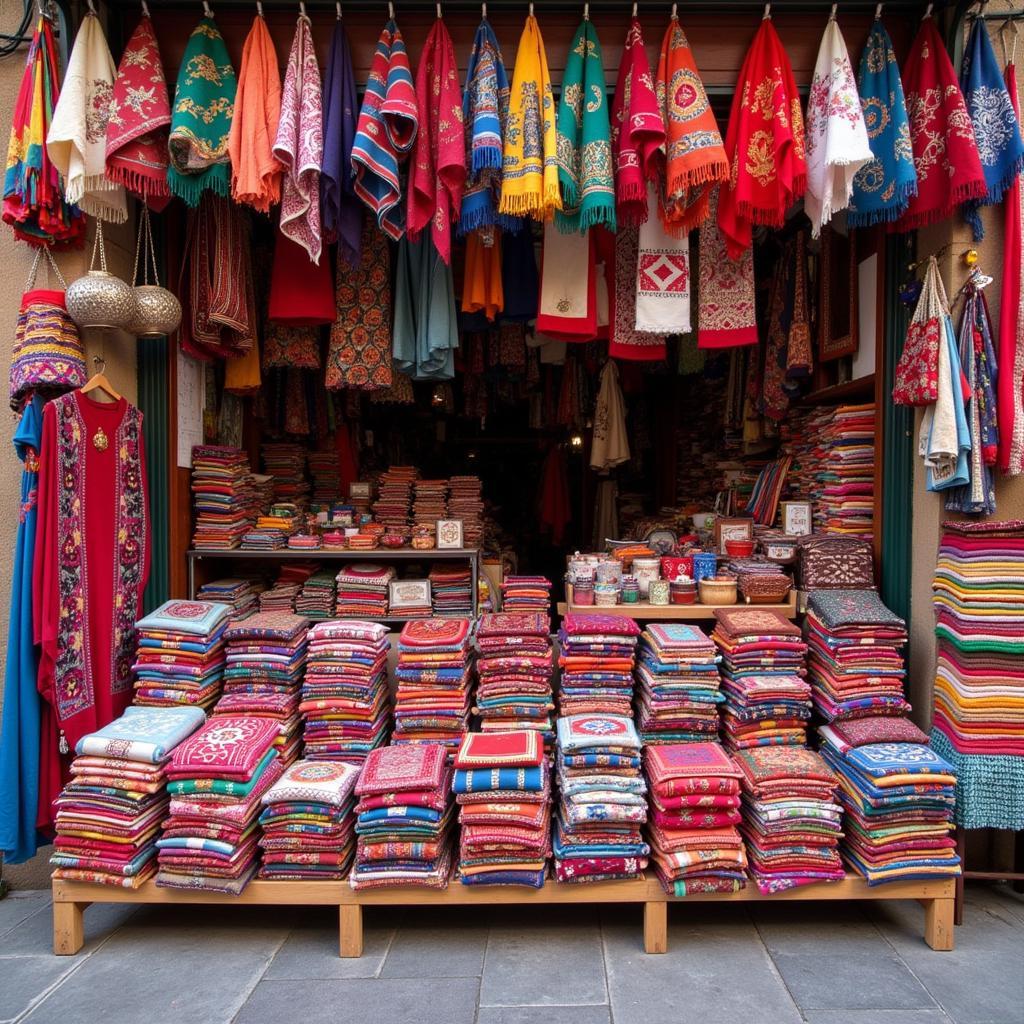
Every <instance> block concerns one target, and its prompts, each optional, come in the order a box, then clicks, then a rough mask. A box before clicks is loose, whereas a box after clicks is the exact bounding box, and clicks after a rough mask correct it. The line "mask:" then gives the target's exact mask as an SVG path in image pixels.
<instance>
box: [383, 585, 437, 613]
mask: <svg viewBox="0 0 1024 1024" xmlns="http://www.w3.org/2000/svg"><path fill="white" fill-rule="evenodd" d="M388 604H389V606H390V608H391V611H393V612H400V611H402V610H403V609H406V608H424V607H426V608H429V607H430V580H392V581H391V583H390V584H389V585H388Z"/></svg>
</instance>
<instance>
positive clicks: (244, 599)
mask: <svg viewBox="0 0 1024 1024" xmlns="http://www.w3.org/2000/svg"><path fill="white" fill-rule="evenodd" d="M196 597H197V599H198V600H200V601H215V602H216V603H217V604H226V605H228V607H230V609H231V621H232V622H237V621H238V620H239V619H244V618H245V617H246V616H247V615H252V613H253V612H254V611H256V609H257V608H258V607H259V603H260V599H259V594H258V593H257V592H256V588H255V587H253V585H252V580H245V579H238V578H236V577H234V576H231V577H228V578H226V579H221V580H211V581H210V582H209V583H204V584H203V585H202V586H201V587H200V588H199V593H198V594H196Z"/></svg>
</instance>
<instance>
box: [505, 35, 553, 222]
mask: <svg viewBox="0 0 1024 1024" xmlns="http://www.w3.org/2000/svg"><path fill="white" fill-rule="evenodd" d="M561 208H562V200H561V198H560V196H559V191H558V162H557V160H556V133H555V101H554V96H553V94H552V91H551V75H550V74H549V73H548V58H547V55H546V54H545V52H544V40H543V39H542V38H541V35H540V28H539V27H538V25H537V19H536V18H534V17H532V16H531V17H529V18H527V19H526V26H525V27H524V29H523V34H522V37H521V38H520V40H519V49H518V51H517V52H516V68H515V72H514V73H513V75H512V94H511V96H510V98H509V112H508V126H507V128H506V131H505V152H504V168H503V170H502V180H501V206H500V207H499V210H500V212H501V213H504V214H508V215H509V216H512V217H532V218H533V219H534V220H551V218H552V217H553V216H554V215H555V211H556V210H561Z"/></svg>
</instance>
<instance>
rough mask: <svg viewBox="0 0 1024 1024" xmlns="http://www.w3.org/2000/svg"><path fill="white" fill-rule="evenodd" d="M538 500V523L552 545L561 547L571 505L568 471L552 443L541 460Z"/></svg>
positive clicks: (560, 452)
mask: <svg viewBox="0 0 1024 1024" xmlns="http://www.w3.org/2000/svg"><path fill="white" fill-rule="evenodd" d="M540 480H541V483H540V500H539V502H538V505H539V510H538V516H537V521H538V524H539V526H540V529H541V533H544V534H546V535H548V536H550V538H551V543H552V544H555V545H559V544H562V543H563V542H564V541H565V531H566V529H567V527H568V526H569V523H570V522H571V521H572V504H571V501H570V499H569V471H568V468H567V466H566V464H565V452H564V451H563V450H562V448H561V447H560V446H559V445H557V444H555V445H552V446H551V448H550V450H549V451H548V454H547V455H546V456H545V458H544V465H543V466H542V467H541V471H540Z"/></svg>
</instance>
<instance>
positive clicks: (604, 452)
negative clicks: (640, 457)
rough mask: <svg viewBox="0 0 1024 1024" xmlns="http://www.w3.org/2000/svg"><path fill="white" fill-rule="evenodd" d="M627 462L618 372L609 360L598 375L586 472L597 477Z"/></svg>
mask: <svg viewBox="0 0 1024 1024" xmlns="http://www.w3.org/2000/svg"><path fill="white" fill-rule="evenodd" d="M624 462H629V436H628V435H627V434H626V403H625V402H624V401H623V399H622V388H620V387H619V368H618V366H616V365H615V360H614V359H609V360H607V361H606V362H605V364H604V369H603V370H602V371H601V387H600V390H599V391H598V393H597V407H596V408H595V409H594V435H593V439H592V441H591V444H590V468H591V469H594V470H597V471H598V472H599V473H602V472H605V471H607V470H609V469H614V468H615V467H616V466H621V465H622V463H624Z"/></svg>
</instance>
